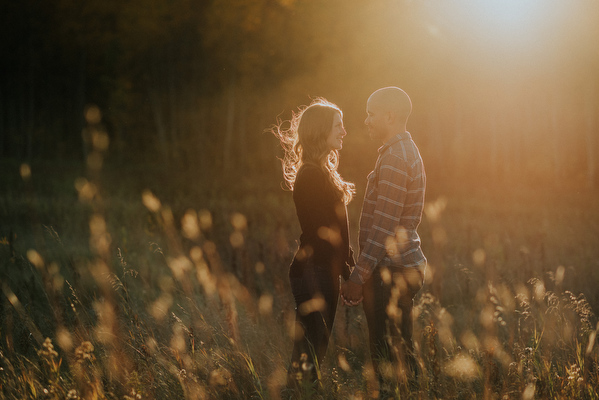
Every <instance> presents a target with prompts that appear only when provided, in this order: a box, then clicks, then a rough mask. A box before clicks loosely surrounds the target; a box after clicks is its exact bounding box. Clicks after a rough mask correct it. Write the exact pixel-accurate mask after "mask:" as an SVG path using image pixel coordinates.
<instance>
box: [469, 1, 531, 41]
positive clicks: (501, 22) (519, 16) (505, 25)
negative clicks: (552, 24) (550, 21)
mask: <svg viewBox="0 0 599 400" xmlns="http://www.w3.org/2000/svg"><path fill="white" fill-rule="evenodd" d="M476 4H477V8H479V10H480V13H481V18H482V19H483V21H482V22H484V23H487V24H490V27H491V28H494V29H496V30H497V31H498V32H500V31H504V32H506V33H509V32H513V31H524V30H526V28H527V27H529V26H530V25H531V24H534V23H535V20H536V17H537V16H538V15H539V12H540V10H541V6H540V4H539V1H538V0H485V1H480V2H476Z"/></svg>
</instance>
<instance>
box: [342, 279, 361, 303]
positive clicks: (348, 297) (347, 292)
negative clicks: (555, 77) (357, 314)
mask: <svg viewBox="0 0 599 400" xmlns="http://www.w3.org/2000/svg"><path fill="white" fill-rule="evenodd" d="M341 299H342V300H343V303H344V304H345V305H346V306H350V307H353V306H357V305H358V304H360V303H361V302H362V300H363V299H364V297H363V296H362V285H358V284H357V283H354V282H352V281H350V280H347V281H345V282H343V284H342V285H341Z"/></svg>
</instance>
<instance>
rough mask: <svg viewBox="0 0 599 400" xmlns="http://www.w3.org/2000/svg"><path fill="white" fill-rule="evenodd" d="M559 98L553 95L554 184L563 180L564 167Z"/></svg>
mask: <svg viewBox="0 0 599 400" xmlns="http://www.w3.org/2000/svg"><path fill="white" fill-rule="evenodd" d="M558 102H559V96H558V94H557V93H554V94H553V98H552V100H551V133H552V141H551V144H552V149H553V178H554V184H558V183H559V181H560V179H561V173H562V165H561V152H562V149H561V148H560V143H559V141H560V140H559V139H560V130H559V104H558Z"/></svg>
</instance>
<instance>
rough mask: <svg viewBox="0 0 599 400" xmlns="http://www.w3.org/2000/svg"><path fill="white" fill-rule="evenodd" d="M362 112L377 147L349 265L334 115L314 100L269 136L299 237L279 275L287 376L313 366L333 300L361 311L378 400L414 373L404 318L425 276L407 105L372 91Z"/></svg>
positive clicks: (418, 176)
mask: <svg viewBox="0 0 599 400" xmlns="http://www.w3.org/2000/svg"><path fill="white" fill-rule="evenodd" d="M366 111H367V117H366V120H365V121H364V123H365V124H366V126H367V128H368V133H369V135H370V138H371V139H372V140H375V141H378V142H380V143H381V144H382V146H381V147H380V148H379V150H378V152H379V156H378V159H377V161H376V164H375V166H374V169H373V171H372V172H371V173H370V174H369V175H368V183H367V187H366V192H365V196H364V203H363V206H362V212H361V215H360V227H359V246H360V252H359V254H358V255H357V256H356V257H354V253H353V251H352V249H351V247H350V239H349V226H348V225H349V224H348V218H347V208H346V206H347V204H348V203H349V202H350V201H351V200H352V197H353V195H354V192H355V190H354V184H352V183H350V182H346V181H345V180H343V178H342V177H341V176H340V174H339V172H338V171H337V167H338V165H339V150H340V149H341V148H342V145H343V138H344V137H345V135H346V134H347V132H346V131H345V128H344V127H343V113H342V111H341V109H340V108H339V107H337V106H336V105H335V104H332V103H330V102H328V101H327V100H325V99H322V98H319V99H317V100H315V101H313V102H312V104H310V105H309V106H308V107H305V108H302V109H300V111H299V112H298V113H296V114H294V115H293V118H292V120H291V124H290V127H289V129H285V130H284V129H282V128H281V127H280V126H279V127H277V128H275V134H276V135H277V136H278V138H279V139H280V140H281V144H282V146H283V148H284V150H285V157H284V159H283V172H284V176H285V180H286V183H287V185H288V186H289V188H290V189H291V190H292V191H293V200H294V203H295V208H296V212H297V217H298V220H299V223H300V227H301V231H302V233H301V236H300V245H299V249H298V251H297V252H296V254H295V257H294V259H293V262H292V263H291V266H290V269H289V279H290V284H291V290H292V292H293V296H294V299H295V303H296V322H297V323H296V334H295V343H294V348H293V353H292V360H291V361H292V367H291V369H293V368H294V367H296V368H297V367H298V366H299V365H302V364H303V365H304V366H305V365H308V366H313V365H316V366H318V365H319V363H322V359H323V358H324V356H325V354H326V351H327V346H328V342H329V337H330V333H331V329H332V326H333V322H334V320H335V312H336V309H337V302H338V300H339V299H341V301H342V302H343V303H344V304H345V305H346V306H349V307H353V306H357V305H359V304H362V307H363V309H364V314H365V316H366V320H367V323H368V332H369V346H370V352H371V356H372V362H373V366H374V369H375V372H376V375H377V378H378V380H379V384H380V387H381V392H380V393H381V395H383V393H384V390H385V388H388V387H389V383H391V382H397V381H398V379H401V378H398V377H401V376H402V375H403V376H406V374H413V373H414V372H415V367H416V363H415V359H414V357H413V345H412V329H413V320H412V309H413V298H414V296H415V295H416V293H417V292H418V291H419V290H420V289H421V288H422V286H423V283H424V271H425V268H426V258H425V256H424V254H423V253H422V250H421V247H420V238H419V236H418V233H417V228H418V225H419V223H420V219H421V216H422V210H423V207H424V193H425V184H426V176H425V172H424V166H423V163H422V158H421V156H420V153H419V151H418V148H417V147H416V145H415V143H414V141H413V140H412V137H411V136H410V133H408V132H407V131H406V123H407V120H408V117H409V116H410V113H411V111H412V103H411V100H410V98H409V96H408V95H407V94H406V93H405V92H404V91H403V90H401V89H399V88H397V87H385V88H382V89H379V90H377V91H375V92H374V93H372V95H371V96H370V97H369V98H368V102H367V108H366ZM339 276H342V277H343V279H341V281H340V279H339ZM340 282H341V283H340ZM389 367H391V368H389ZM306 369H307V370H308V373H306ZM303 375H304V376H303V379H306V380H308V381H310V382H312V381H314V380H316V379H317V373H316V371H315V368H304V372H303Z"/></svg>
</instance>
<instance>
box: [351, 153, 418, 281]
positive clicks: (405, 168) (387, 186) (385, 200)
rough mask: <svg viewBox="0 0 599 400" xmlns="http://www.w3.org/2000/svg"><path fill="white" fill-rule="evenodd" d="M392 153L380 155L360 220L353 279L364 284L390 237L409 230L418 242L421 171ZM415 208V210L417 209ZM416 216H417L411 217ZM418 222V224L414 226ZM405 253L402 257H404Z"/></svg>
mask: <svg viewBox="0 0 599 400" xmlns="http://www.w3.org/2000/svg"><path fill="white" fill-rule="evenodd" d="M402 150H404V151H403V152H402V153H403V155H404V156H403V157H402V156H400V155H399V154H394V153H393V152H385V153H384V154H381V156H380V158H379V160H377V164H376V166H375V169H374V171H373V172H372V173H371V174H370V175H369V179H368V186H367V189H366V195H365V197H364V205H363V207H362V215H361V217H360V238H359V242H360V250H361V251H360V256H359V258H358V261H357V263H356V268H354V271H353V273H352V275H351V277H350V279H351V280H352V281H354V282H356V283H360V284H362V283H364V282H366V281H367V280H368V278H369V277H370V275H371V274H372V272H373V270H374V268H375V267H376V266H377V265H378V264H379V263H380V262H381V261H382V260H383V259H384V258H385V257H387V256H388V255H389V254H388V249H387V247H388V246H387V243H388V240H389V238H395V237H397V230H398V228H399V227H402V228H404V229H406V231H407V232H406V233H407V235H408V238H407V239H408V240H411V239H412V236H413V235H415V236H414V239H415V240H417V241H418V243H417V244H418V248H419V238H418V236H417V234H416V228H417V225H418V223H419V220H420V215H421V212H422V204H418V203H421V201H422V199H421V198H417V197H418V196H420V195H422V194H423V191H424V188H418V187H415V186H419V185H420V184H419V176H418V175H419V173H422V171H418V168H414V167H415V164H417V163H414V161H416V160H411V157H409V156H408V157H405V155H406V151H405V150H406V149H405V147H403V148H402ZM415 206H416V207H415ZM411 214H415V215H411ZM414 223H415V225H414ZM403 256H404V255H403V254H402V258H403Z"/></svg>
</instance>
